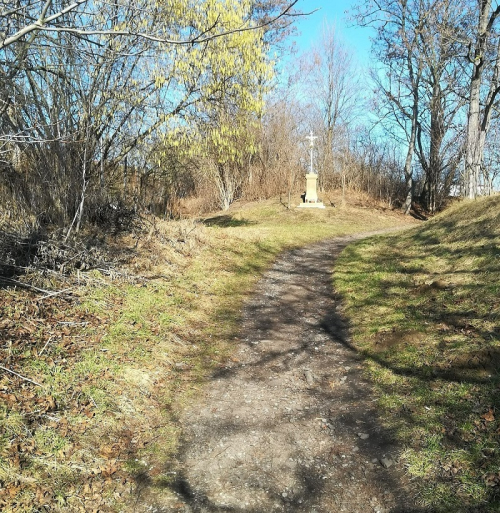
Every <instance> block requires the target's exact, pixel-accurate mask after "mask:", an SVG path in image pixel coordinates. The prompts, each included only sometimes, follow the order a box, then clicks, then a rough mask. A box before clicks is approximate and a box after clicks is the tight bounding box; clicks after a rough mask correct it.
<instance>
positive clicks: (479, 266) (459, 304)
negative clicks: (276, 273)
mask: <svg viewBox="0 0 500 513" xmlns="http://www.w3.org/2000/svg"><path fill="white" fill-rule="evenodd" d="M499 283H500V198H499V197H495V198H489V199H483V200H478V201H476V202H470V203H463V204H460V205H458V206H455V207H454V208H452V209H450V210H448V211H446V212H444V213H443V214H441V215H440V216H438V217H437V218H435V219H434V220H432V221H429V222H427V223H426V224H425V225H422V226H421V227H419V228H416V229H413V230H411V231H408V232H405V233H404V234H399V235H394V236H386V237H379V238H372V239H366V240H363V241H361V242H358V243H356V244H353V245H351V246H349V247H347V248H346V249H345V250H344V252H343V254H342V255H341V258H340V259H339V260H338V262H337V267H336V273H335V286H336V288H337V290H338V291H339V292H340V293H341V294H342V295H343V296H344V298H345V312H346V315H347V317H348V318H349V319H350V322H351V326H352V335H353V346H354V348H355V350H356V351H358V352H359V353H361V354H363V355H364V356H365V357H366V363H367V369H368V372H369V373H370V375H371V377H372V379H373V382H374V383H375V386H376V390H377V393H378V396H379V404H380V407H381V409H382V410H383V411H384V415H383V418H384V419H386V423H387V425H388V426H389V427H390V428H391V429H392V430H393V431H394V433H395V435H396V437H397V438H398V439H399V440H400V442H401V444H402V446H403V447H404V448H405V450H404V453H403V461H404V463H405V464H406V466H407V469H408V472H409V473H410V475H412V476H415V477H418V478H420V481H419V482H420V483H421V486H422V490H421V497H422V500H423V502H424V503H425V505H426V506H428V507H430V508H432V511H464V512H465V511H472V510H474V508H478V507H482V508H484V509H481V511H499V510H500V501H499V497H500V444H499V442H500V422H499V420H500V394H499V391H500V373H499V371H500V323H499V319H500V297H499V295H498V291H499V286H498V284H499Z"/></svg>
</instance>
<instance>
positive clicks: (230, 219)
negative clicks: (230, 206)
mask: <svg viewBox="0 0 500 513" xmlns="http://www.w3.org/2000/svg"><path fill="white" fill-rule="evenodd" d="M203 224H204V225H206V226H218V227H220V228H237V227H239V226H250V225H254V224H257V223H256V222H255V221H250V220H248V219H237V218H235V217H234V216H232V215H222V216H215V217H210V218H208V219H204V220H203Z"/></svg>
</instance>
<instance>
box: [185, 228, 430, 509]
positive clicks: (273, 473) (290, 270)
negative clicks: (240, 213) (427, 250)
mask: <svg viewBox="0 0 500 513" xmlns="http://www.w3.org/2000/svg"><path fill="white" fill-rule="evenodd" d="M372 234H373V233H370V234H359V235H355V236H348V237H343V238H336V239H334V240H329V241H325V242H321V243H319V244H315V245H313V246H309V247H305V248H300V249H295V250H293V251H289V252H286V253H284V254H283V255H282V256H281V257H280V258H279V259H278V260H277V261H276V262H275V264H274V265H273V267H272V268H271V269H270V270H269V271H268V272H267V273H266V274H265V275H264V277H263V278H262V279H261V280H260V282H259V283H258V286H257V289H256V292H255V294H254V295H253V297H252V298H251V299H250V300H249V301H248V302H247V304H246V305H245V307H244V312H243V322H242V326H241V330H240V335H239V340H238V341H237V342H238V347H237V349H236V351H235V354H234V357H233V359H232V361H231V363H230V365H228V366H227V367H226V368H224V369H223V370H221V371H220V372H218V373H217V374H216V375H214V376H213V377H212V379H211V380H210V382H209V383H208V384H207V386H206V387H205V388H204V391H203V397H202V398H201V399H200V401H199V402H198V403H197V404H193V405H192V406H191V407H190V408H189V409H188V410H187V411H186V412H185V413H184V415H183V417H182V419H181V424H182V426H183V428H184V430H185V431H184V443H183V448H182V452H181V454H180V456H179V459H180V462H181V472H180V475H179V478H178V480H177V482H176V491H177V495H178V497H179V501H180V503H178V507H179V509H180V510H181V511H186V512H199V513H205V512H235V513H236V512H245V513H250V512H255V513H257V512H258V513H270V512H308V513H314V512H316V513H323V512H342V511H345V512H349V513H356V512H359V513H367V512H378V513H382V512H393V513H394V512H416V511H423V510H419V509H418V508H416V507H415V506H414V505H413V499H412V497H413V495H414V494H413V493H412V491H411V489H410V488H409V485H408V482H407V481H406V479H405V475H404V472H403V469H402V466H401V464H400V463H399V462H398V448H397V447H396V445H395V443H394V441H393V440H391V437H390V436H389V434H388V433H387V432H386V431H385V430H384V428H383V427H382V426H381V425H380V423H379V418H378V415H377V411H376V402H375V400H374V398H373V396H372V395H371V393H370V385H369V383H368V382H366V380H365V379H364V377H363V376H362V372H361V359H360V357H359V356H358V355H357V354H356V353H355V351H353V350H352V349H351V348H350V345H349V335H348V330H347V326H346V322H345V321H344V319H343V318H342V314H341V305H340V298H339V297H337V296H336V295H335V293H334V291H333V289H332V268H333V264H334V260H335V257H336V256H337V255H338V254H339V253H340V251H341V250H342V249H343V248H344V247H345V246H346V245H347V244H348V243H349V242H351V241H353V240H355V239H359V238H362V237H365V236H367V235H372ZM386 467H387V468H386ZM181 504H182V507H180V506H181ZM179 509H177V510H179Z"/></svg>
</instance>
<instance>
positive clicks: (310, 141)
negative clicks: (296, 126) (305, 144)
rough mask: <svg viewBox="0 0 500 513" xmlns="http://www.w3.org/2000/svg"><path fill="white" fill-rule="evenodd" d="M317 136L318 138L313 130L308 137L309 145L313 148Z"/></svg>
mask: <svg viewBox="0 0 500 513" xmlns="http://www.w3.org/2000/svg"><path fill="white" fill-rule="evenodd" d="M317 138H318V136H317V135H313V132H312V130H311V133H310V134H309V135H308V136H307V137H306V139H309V146H310V147H311V148H313V147H314V140H315V139H317Z"/></svg>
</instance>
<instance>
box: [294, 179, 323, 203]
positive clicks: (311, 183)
mask: <svg viewBox="0 0 500 513" xmlns="http://www.w3.org/2000/svg"><path fill="white" fill-rule="evenodd" d="M306 180H307V181H306V199H305V202H304V203H300V205H299V207H302V208H325V205H323V203H322V202H321V201H319V200H318V193H317V182H318V175H317V174H316V173H308V174H307V175H306Z"/></svg>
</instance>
